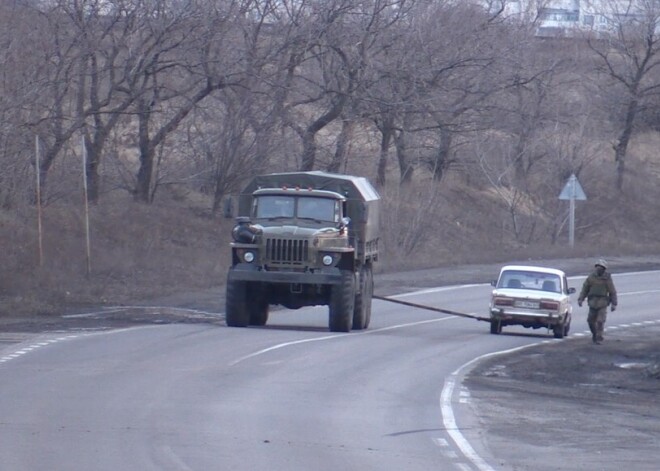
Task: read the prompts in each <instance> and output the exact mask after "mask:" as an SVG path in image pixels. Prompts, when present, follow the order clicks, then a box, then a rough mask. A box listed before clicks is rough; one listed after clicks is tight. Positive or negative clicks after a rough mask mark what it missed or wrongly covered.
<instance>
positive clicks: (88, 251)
mask: <svg viewBox="0 0 660 471" xmlns="http://www.w3.org/2000/svg"><path fill="white" fill-rule="evenodd" d="M82 161H83V192H84V195H83V199H84V200H85V242H86V252H85V255H86V260H87V276H88V277H89V276H90V274H91V273H92V255H91V252H92V251H91V249H90V241H89V202H88V201H87V148H86V146H85V136H83V138H82Z"/></svg>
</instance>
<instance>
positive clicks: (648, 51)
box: [588, 0, 660, 190]
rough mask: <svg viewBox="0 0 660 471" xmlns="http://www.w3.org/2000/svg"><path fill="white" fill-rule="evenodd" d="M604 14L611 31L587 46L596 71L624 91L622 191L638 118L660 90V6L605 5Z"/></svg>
mask: <svg viewBox="0 0 660 471" xmlns="http://www.w3.org/2000/svg"><path fill="white" fill-rule="evenodd" d="M603 3H604V7H603V11H602V12H601V14H602V16H603V17H604V18H606V20H607V24H608V25H610V28H609V29H608V30H606V31H599V32H597V33H598V34H595V35H592V36H591V37H590V38H589V40H588V44H589V46H590V48H591V49H592V50H593V52H594V53H595V54H596V56H597V58H598V59H599V62H598V63H597V72H598V73H600V74H603V75H605V76H606V77H607V78H609V79H610V80H611V81H613V82H614V84H615V85H618V86H619V87H620V88H621V89H622V92H623V93H622V94H621V95H618V94H613V95H612V96H618V97H620V101H619V102H618V103H617V105H618V106H619V107H620V110H621V121H620V125H619V131H618V137H617V139H616V141H615V142H614V144H613V148H614V160H615V162H616V187H617V188H618V189H619V190H622V189H623V183H624V176H625V173H626V157H627V153H628V146H629V144H630V139H631V137H632V135H633V132H634V129H635V122H636V117H637V115H638V113H639V112H640V110H641V109H642V108H643V107H644V106H645V105H646V103H647V102H648V100H649V99H650V98H651V97H653V96H657V95H658V92H659V91H660V80H659V74H657V69H658V68H659V66H660V34H659V31H660V3H658V2H655V1H641V2H639V1H632V0H630V1H624V2H617V1H608V2H603Z"/></svg>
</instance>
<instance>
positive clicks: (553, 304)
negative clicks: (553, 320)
mask: <svg viewBox="0 0 660 471" xmlns="http://www.w3.org/2000/svg"><path fill="white" fill-rule="evenodd" d="M540 307H541V309H547V310H548V311H556V310H558V309H559V303H558V302H557V301H541V306H540Z"/></svg>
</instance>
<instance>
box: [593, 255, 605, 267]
mask: <svg viewBox="0 0 660 471" xmlns="http://www.w3.org/2000/svg"><path fill="white" fill-rule="evenodd" d="M594 266H596V267H603V268H605V269H607V262H606V261H605V260H604V259H602V258H601V259H600V260H598V261H597V262H596V265H594Z"/></svg>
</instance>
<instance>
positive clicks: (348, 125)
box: [327, 119, 355, 173]
mask: <svg viewBox="0 0 660 471" xmlns="http://www.w3.org/2000/svg"><path fill="white" fill-rule="evenodd" d="M354 127H355V124H354V122H353V121H350V120H348V119H345V120H343V121H342V123H341V132H340V133H339V136H338V137H337V147H336V149H335V155H334V156H333V158H332V162H330V164H329V165H328V167H327V170H328V172H334V173H337V172H339V171H341V168H342V165H343V167H344V169H346V164H347V159H348V144H349V143H350V142H351V137H352V136H353V128H354Z"/></svg>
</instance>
